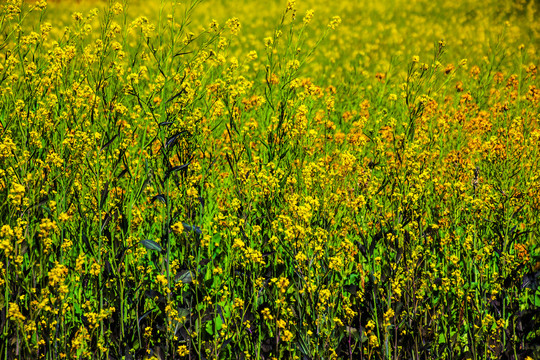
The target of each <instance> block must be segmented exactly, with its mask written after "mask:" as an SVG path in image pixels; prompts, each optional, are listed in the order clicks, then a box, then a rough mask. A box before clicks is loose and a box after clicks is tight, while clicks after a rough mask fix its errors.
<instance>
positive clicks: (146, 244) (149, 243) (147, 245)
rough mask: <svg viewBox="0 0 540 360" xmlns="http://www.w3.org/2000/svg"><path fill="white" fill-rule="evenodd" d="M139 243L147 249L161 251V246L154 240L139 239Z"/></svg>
mask: <svg viewBox="0 0 540 360" xmlns="http://www.w3.org/2000/svg"><path fill="white" fill-rule="evenodd" d="M141 245H142V246H144V247H145V248H147V249H148V250H156V251H159V252H161V251H163V249H162V248H161V246H159V244H158V243H157V242H155V241H154V240H149V239H146V240H143V241H141Z"/></svg>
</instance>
